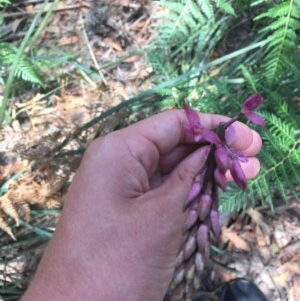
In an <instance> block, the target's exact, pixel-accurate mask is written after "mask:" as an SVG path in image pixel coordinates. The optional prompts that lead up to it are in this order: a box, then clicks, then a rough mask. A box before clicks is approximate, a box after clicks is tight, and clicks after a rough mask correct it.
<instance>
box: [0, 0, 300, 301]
mask: <svg viewBox="0 0 300 301" xmlns="http://www.w3.org/2000/svg"><path fill="white" fill-rule="evenodd" d="M0 9H1V11H2V14H1V15H0V29H1V30H0V93H1V94H0V99H1V106H0V123H1V140H0V152H1V153H0V164H1V179H0V180H1V182H0V184H1V188H0V194H1V197H0V229H1V230H0V231H1V232H0V256H1V257H0V273H2V275H0V296H2V297H1V298H3V300H18V299H19V298H20V295H21V294H22V292H23V291H24V290H25V289H26V287H27V285H28V283H29V282H30V279H31V277H32V275H33V273H34V270H35V268H36V265H37V262H38V260H39V258H40V256H41V254H42V251H43V248H44V246H45V245H46V243H47V241H48V240H49V238H50V237H51V236H52V233H53V231H54V228H55V222H56V220H57V218H58V216H59V212H60V208H61V206H62V203H63V196H64V194H65V191H66V189H67V187H68V185H69V183H70V181H71V179H72V176H73V174H74V172H75V170H76V168H77V166H78V164H79V162H80V158H81V156H82V154H83V152H84V149H85V147H86V145H87V144H88V143H89V141H91V140H92V139H94V138H95V137H97V136H99V135H103V134H105V133H107V132H109V131H112V130H114V129H117V128H121V127H124V126H126V125H128V124H130V123H132V122H135V121H137V120H139V119H142V118H145V117H147V116H149V115H151V114H154V113H156V112H158V111H161V110H165V109H172V108H181V106H182V102H183V100H184V99H186V100H188V102H189V103H190V104H191V105H192V106H193V107H195V108H197V109H198V110H199V111H202V112H209V113H221V114H228V115H232V114H234V113H235V112H237V111H239V108H240V106H241V103H242V101H243V100H244V99H245V98H246V97H247V96H249V95H250V94H253V93H260V94H262V95H263V97H264V103H263V105H262V108H261V110H260V114H261V115H262V117H263V118H264V119H265V121H266V123H267V127H268V128H267V130H262V129H259V128H257V130H258V131H260V133H261V135H262V137H263V141H264V145H263V149H262V151H261V153H260V160H261V163H262V169H261V172H260V174H259V176H258V177H257V178H255V179H254V180H251V181H250V182H249V184H248V189H247V191H245V192H242V191H240V190H238V189H237V188H236V187H235V186H234V185H232V186H230V188H229V189H228V190H227V191H226V192H223V193H222V194H221V197H220V209H221V210H223V211H225V212H230V213H232V212H238V214H237V217H235V222H234V224H235V226H234V227H232V226H228V223H227V222H228V220H227V221H226V222H224V227H226V229H225V230H224V233H225V234H226V235H225V237H223V240H224V241H222V242H221V244H220V246H218V247H216V249H215V255H216V258H217V256H218V254H221V255H222V256H223V257H225V258H226V260H225V261H224V262H223V261H222V262H221V261H220V259H218V260H219V261H217V259H216V260H213V258H212V262H214V265H213V266H214V267H215V266H218V267H219V268H220V267H222V271H220V270H218V273H219V274H220V275H221V276H222V277H221V276H220V277H219V278H218V281H215V282H212V283H214V285H215V286H217V285H219V284H220V283H222V281H223V282H224V281H225V280H228V277H229V278H230V277H232V276H228V275H229V274H228V273H229V272H228V271H231V272H230V273H231V274H232V273H233V272H232V270H233V269H235V275H237V274H238V273H237V270H239V273H240V274H241V273H242V274H243V275H244V276H245V275H246V276H247V277H249V270H247V269H246V268H245V266H247V265H248V266H249V265H251V263H250V261H251V260H253V258H255V256H256V255H257V253H255V252H254V250H255V247H257V246H258V245H260V251H259V252H260V253H259V255H260V256H262V258H263V259H264V260H265V261H266V262H268V263H270V262H271V265H270V266H272V267H275V268H278V267H279V266H282V263H283V259H282V258H283V257H287V258H288V259H287V260H286V261H284V264H286V263H288V264H290V265H289V267H287V269H286V270H284V271H280V272H278V271H277V270H276V269H275V268H274V269H275V270H276V271H273V270H272V271H273V272H272V273H271V276H272V277H273V278H272V277H271V278H272V281H271V280H270V281H271V282H273V284H274V282H275V284H276V285H275V286H276V289H275V292H274V290H272V288H274V285H273V286H272V285H269V287H267V288H265V291H267V292H268V294H269V295H270V296H272V298H273V300H277V299H276V298H278V300H292V299H291V296H290V295H288V294H289V292H290V291H291V287H292V288H293V289H294V290H293V291H292V294H293V298H294V300H299V299H300V292H299V289H298V290H296V287H297V283H298V284H299V283H300V280H299V275H300V272H299V271H300V268H299V269H297V270H295V269H294V270H293V271H291V268H290V267H291V262H293V263H295V262H297V260H298V259H300V256H299V252H297V251H296V250H295V244H297V243H298V244H299V234H297V231H296V230H297V229H299V228H298V227H299V226H300V225H299V221H298V217H299V213H300V210H299V205H298V202H299V190H300V185H299V183H300V181H299V179H300V148H299V144H300V139H299V138H300V129H299V126H300V119H299V113H300V95H299V81H300V56H299V29H300V1H299V0H290V1H279V0H272V1H262V0H258V1H254V0H251V1H246V0H239V1H225V0H176V1H164V0H161V1H146V0H140V1H138V0H136V1H134V0H131V1H130V0H120V1H105V0H102V1H71V0H70V1H58V0H54V1H47V0H45V1H38V0H34V1H32V0H17V1H8V0H0ZM253 208H255V209H253ZM257 208H262V209H257ZM278 208H279V209H278ZM251 210H256V211H251ZM259 210H262V211H259ZM276 214H277V215H276ZM232 216H233V215H230V217H232ZM279 216H280V218H279ZM245 217H248V218H249V217H250V220H251V222H249V221H245V219H244V218H245ZM246 220H247V219H246ZM286 222H288V223H289V227H287V226H286ZM231 223H233V222H232V220H231ZM237 225H238V226H237ZM249 225H252V226H253V227H254V228H253V227H252V228H251V229H250V230H251V231H250V230H249V228H247V227H248V226H249ZM257 225H258V227H257ZM274 225H276V227H277V229H279V228H280V227H281V228H282V233H285V235H287V233H289V234H288V235H289V236H288V237H290V239H289V240H288V241H287V242H286V243H282V241H283V238H282V237H283V234H282V233H281V232H280V233H281V234H282V235H281V236H280V235H279V234H278V232H276V231H277V230H275V229H274V227H275V226H274ZM283 225H284V227H283ZM230 227H231V228H230ZM281 228H280V229H281ZM228 229H229V230H230V231H229V230H228ZM226 231H227V232H226ZM240 231H244V232H243V233H242V234H243V235H241V232H240ZM259 231H262V232H259ZM293 231H294V232H293ZM237 233H238V235H237ZM251 233H252V234H253V233H254V234H256V236H257V237H259V235H260V233H263V235H264V236H265V237H270V242H266V241H265V242H264V245H263V246H262V244H263V242H262V240H261V238H257V239H256V241H255V242H253V237H251V235H250V234H251ZM298 233H299V231H298ZM234 234H235V236H234ZM276 235H277V236H278V235H279V236H280V238H278V239H275V242H274V240H273V237H276ZM241 240H242V241H241ZM230 246H231V248H233V249H237V250H238V251H239V253H238V255H237V257H236V258H235V259H234V260H233V259H232V258H229V257H228V256H229V255H228V253H226V252H227V251H230V252H232V249H230ZM288 246H292V251H291V249H289V252H287V251H286V250H287V247H288ZM263 247H266V249H268V250H269V253H270V254H269V253H268V254H267V255H266V253H265V252H266V251H261V250H262V249H263ZM274 248H277V249H276V251H274V250H273V249H274ZM270 249H272V250H273V251H270ZM281 250H282V252H283V254H282V257H281V256H279V255H280V254H281V253H280V251H281ZM241 251H243V252H244V253H242V254H241ZM224 254H225V255H226V256H225V255H224ZM287 254H288V256H287ZM244 255H247V257H248V258H249V259H247V260H245V258H244V257H243V260H245V265H244V266H243V267H239V268H238V267H237V266H233V265H232V262H233V261H236V260H237V259H238V260H240V261H243V260H241V256H244ZM275 255H276V256H275ZM266 257H267V259H266ZM275 257H276V258H275ZM29 258H30V260H29ZM1 260H2V262H1ZM254 260H255V259H254ZM264 260H263V263H264V265H266V263H265V262H264ZM216 262H217V263H216ZM230 264H231V265H230ZM233 267H234V268H233ZM208 270H209V271H210V272H211V271H212V270H211V269H208ZM225 271H226V272H225ZM286 271H288V272H289V273H288V274H287V273H286ZM277 272H278V273H279V276H280V277H281V278H280V280H278V279H277V278H274V277H279V276H278V274H276V273H277ZM257 273H258V272H257ZM284 273H285V274H284ZM233 274H234V273H233ZM240 274H239V275H240ZM251 275H252V276H251V277H252V278H254V279H258V278H257V277H258V276H257V274H255V273H254V272H253V271H252V274H251ZM282 275H285V276H282ZM295 275H296V276H295ZM226 277H227V278H226ZM255 277H256V278H255ZM274 279H275V280H274ZM276 279H277V280H276ZM295 279H296V280H295ZM257 281H258V282H259V281H260V280H257ZM262 281H265V282H266V279H263V280H262ZM268 281H269V280H268ZM268 281H267V282H268ZM276 281H277V282H276ZM206 286H207V285H206ZM206 286H205V284H203V288H204V290H213V289H214V287H208V288H207V287H206ZM278 287H280V289H277V288H278ZM298 287H299V285H298ZM268 289H269V290H268Z"/></svg>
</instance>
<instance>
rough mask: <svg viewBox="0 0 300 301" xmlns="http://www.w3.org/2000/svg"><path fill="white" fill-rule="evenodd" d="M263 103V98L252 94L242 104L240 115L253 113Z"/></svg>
mask: <svg viewBox="0 0 300 301" xmlns="http://www.w3.org/2000/svg"><path fill="white" fill-rule="evenodd" d="M262 101H263V98H262V96H261V95H259V94H252V95H251V96H249V97H248V98H247V99H246V100H245V101H244V102H243V104H242V113H244V114H246V113H248V112H252V111H254V110H255V109H256V108H257V107H258V106H259V105H260V104H261V103H262Z"/></svg>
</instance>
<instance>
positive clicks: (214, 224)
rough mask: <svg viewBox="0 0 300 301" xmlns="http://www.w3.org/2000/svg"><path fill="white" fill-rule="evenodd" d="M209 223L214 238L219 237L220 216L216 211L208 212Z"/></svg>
mask: <svg viewBox="0 0 300 301" xmlns="http://www.w3.org/2000/svg"><path fill="white" fill-rule="evenodd" d="M210 223H211V228H212V231H213V233H214V235H215V237H219V236H220V233H221V226H220V215H219V212H218V210H216V209H212V210H211V211H210Z"/></svg>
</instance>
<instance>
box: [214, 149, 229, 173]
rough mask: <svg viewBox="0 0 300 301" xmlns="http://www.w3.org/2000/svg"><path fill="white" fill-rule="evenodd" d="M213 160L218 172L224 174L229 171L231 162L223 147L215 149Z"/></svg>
mask: <svg viewBox="0 0 300 301" xmlns="http://www.w3.org/2000/svg"><path fill="white" fill-rule="evenodd" d="M215 159H216V163H217V166H218V168H219V169H220V170H222V171H223V172H225V171H227V170H228V169H229V167H230V162H231V160H230V158H229V155H228V152H227V150H226V149H225V148H224V147H222V146H221V147H218V148H217V150H216V152H215Z"/></svg>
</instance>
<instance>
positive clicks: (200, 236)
mask: <svg viewBox="0 0 300 301" xmlns="http://www.w3.org/2000/svg"><path fill="white" fill-rule="evenodd" d="M207 243H208V226H207V225H205V224H201V225H200V227H199V229H198V232H197V244H198V249H199V251H200V252H205V251H206V249H207Z"/></svg>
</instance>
